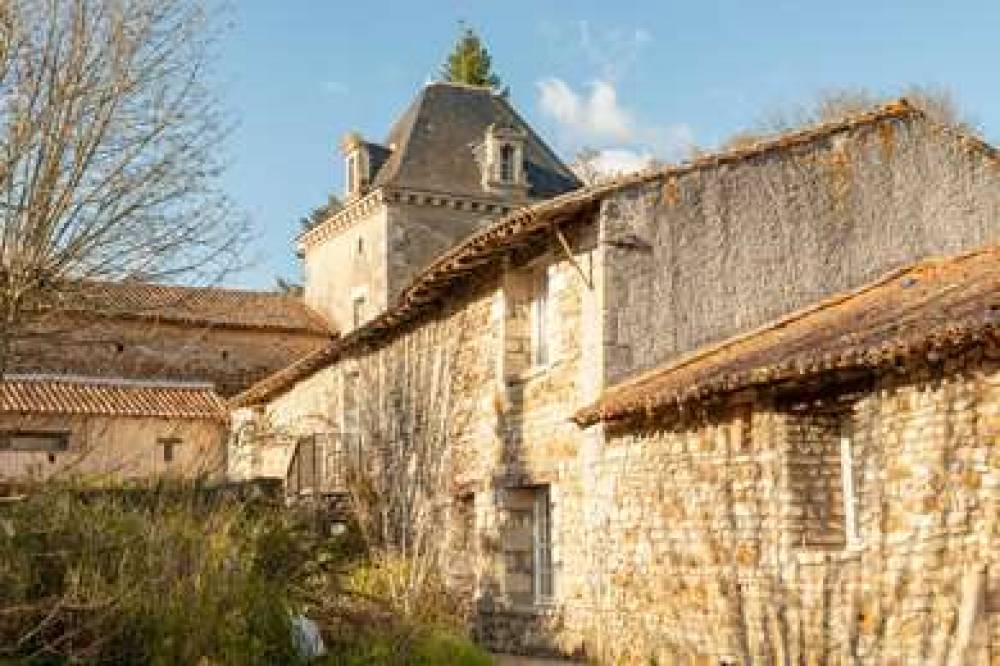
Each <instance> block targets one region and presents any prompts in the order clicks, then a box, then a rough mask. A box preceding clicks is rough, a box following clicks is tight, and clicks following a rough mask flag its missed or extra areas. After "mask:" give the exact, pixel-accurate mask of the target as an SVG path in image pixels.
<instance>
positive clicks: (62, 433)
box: [0, 430, 70, 454]
mask: <svg viewBox="0 0 1000 666" xmlns="http://www.w3.org/2000/svg"><path fill="white" fill-rule="evenodd" d="M69 435H70V433H69V431H66V430H6V431H2V432H0V452H6V453H50V454H51V453H63V452H66V451H68V450H69ZM13 439H38V440H44V439H47V440H50V441H54V442H55V444H54V445H50V446H36V447H31V448H22V447H17V448H15V447H14V446H13V445H12V444H11V440H13Z"/></svg>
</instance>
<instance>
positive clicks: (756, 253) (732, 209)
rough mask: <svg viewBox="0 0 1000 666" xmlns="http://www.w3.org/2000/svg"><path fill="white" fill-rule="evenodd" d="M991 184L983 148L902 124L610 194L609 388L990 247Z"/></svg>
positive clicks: (991, 165)
mask: <svg viewBox="0 0 1000 666" xmlns="http://www.w3.org/2000/svg"><path fill="white" fill-rule="evenodd" d="M997 177H998V171H997V162H996V160H995V159H993V158H991V157H988V156H986V155H984V154H983V151H982V150H980V149H978V148H977V147H975V146H972V145H970V144H968V143H966V142H963V141H962V140H960V139H959V138H957V137H955V136H954V135H953V133H952V130H949V129H947V128H942V127H939V126H936V125H933V124H931V123H928V122H927V121H925V120H923V119H922V118H912V117H910V118H902V119H895V120H887V121H882V122H879V123H873V124H869V125H864V126H860V127H857V128H855V129H852V130H851V131H849V132H838V133H833V134H831V135H829V136H826V137H819V138H817V139H816V140H814V141H811V142H809V143H808V144H804V145H797V146H796V145H793V146H790V147H787V148H776V149H772V150H767V151H762V152H761V153H760V154H759V155H755V156H753V157H751V158H749V159H746V160H741V161H738V162H734V163H733V164H723V165H720V166H718V167H717V168H707V169H697V170H691V171H689V172H686V173H682V174H680V175H677V176H673V177H668V178H666V179H664V180H658V181H653V182H651V183H649V184H646V185H644V186H638V187H632V188H628V189H626V190H623V191H621V192H618V193H616V194H615V195H614V196H612V197H608V198H607V199H606V200H605V202H604V204H603V206H604V208H603V211H602V219H601V224H602V233H603V235H602V238H601V241H602V248H603V251H604V257H602V263H603V264H604V265H605V266H606V267H607V268H606V270H607V287H606V289H607V293H606V294H605V296H604V298H605V301H606V302H607V303H609V304H610V308H609V313H608V316H607V317H606V318H605V339H606V353H607V361H606V366H607V379H608V381H609V383H613V382H616V381H618V380H621V379H622V378H624V377H626V376H629V375H631V374H633V373H635V372H636V371H637V370H641V369H644V368H649V367H652V366H654V365H657V364H659V363H662V362H664V361H665V360H666V359H668V358H670V357H672V356H675V355H677V354H683V353H685V352H690V351H692V350H694V349H697V348H698V347H700V346H702V345H705V344H708V343H711V342H713V341H716V340H721V339H723V338H726V337H728V336H731V335H735V334H737V333H739V332H741V331H747V330H750V329H752V328H754V327H756V326H760V325H762V324H764V323H766V322H768V321H771V320H773V319H777V318H778V317H780V316H782V315H784V314H786V313H788V312H792V311H794V310H796V309H798V308H801V307H804V306H806V305H809V304H811V303H815V302H817V301H819V300H821V299H822V298H824V297H826V296H829V295H830V294H835V293H837V292H841V291H845V290H848V289H851V288H853V287H856V286H858V285H860V284H863V283H865V282H868V281H869V280H872V279H874V278H876V277H877V276H879V275H882V274H883V273H885V272H887V271H889V270H891V269H893V268H897V267H899V266H902V265H905V264H908V263H911V262H914V261H917V260H919V259H922V258H925V257H929V256H935V255H940V256H947V255H954V254H957V253H960V252H962V251H963V250H968V249H971V248H975V247H979V246H982V245H986V244H989V243H996V242H1000V227H998V223H997V214H998V213H997V211H998V210H1000V189H998V187H997ZM652 332H655V335H651V334H650V333H652Z"/></svg>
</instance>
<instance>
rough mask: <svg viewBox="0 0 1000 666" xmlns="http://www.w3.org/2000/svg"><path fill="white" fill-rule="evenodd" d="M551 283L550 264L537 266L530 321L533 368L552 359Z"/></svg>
mask: <svg viewBox="0 0 1000 666" xmlns="http://www.w3.org/2000/svg"><path fill="white" fill-rule="evenodd" d="M550 295H551V289H550V284H549V267H548V264H545V265H542V266H541V267H539V268H537V269H536V270H535V271H534V272H533V274H532V276H531V322H530V335H529V339H530V346H531V349H530V354H531V358H530V359H529V360H530V363H529V366H530V367H532V368H545V367H548V365H549V364H550V362H551V360H552V354H551V344H550V343H551V341H550V339H549V336H550V335H551V328H552V327H551V326H550V323H551V322H550V319H551V317H550V316H549V297H550Z"/></svg>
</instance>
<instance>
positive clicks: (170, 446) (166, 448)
mask: <svg viewBox="0 0 1000 666" xmlns="http://www.w3.org/2000/svg"><path fill="white" fill-rule="evenodd" d="M157 443H158V444H159V445H160V448H161V449H162V450H163V462H165V463H172V462H173V461H174V458H175V457H176V456H177V447H178V445H180V443H181V440H180V439H179V438H177V437H160V438H159V439H158V440H157Z"/></svg>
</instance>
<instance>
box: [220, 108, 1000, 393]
mask: <svg viewBox="0 0 1000 666" xmlns="http://www.w3.org/2000/svg"><path fill="white" fill-rule="evenodd" d="M923 117H924V114H923V112H922V111H920V110H919V109H917V108H915V107H913V106H912V105H910V104H909V103H908V102H907V101H906V100H902V99H901V100H899V101H896V102H893V103H891V104H886V105H884V106H881V107H878V108H876V109H874V110H873V111H871V112H869V113H864V114H860V115H857V116H853V117H850V118H846V119H844V120H842V121H838V122H830V123H824V124H821V125H817V126H814V127H809V128H806V129H803V130H799V131H796V132H790V133H788V134H784V135H781V136H778V137H775V138H772V139H768V140H764V141H761V142H759V143H757V144H754V145H752V146H749V147H745V148H740V149H736V150H730V151H726V152H721V153H715V154H710V155H705V156H703V157H699V158H698V159H696V160H693V161H691V162H685V163H683V164H679V165H672V166H667V167H655V168H651V169H648V170H645V171H640V172H637V173H632V174H628V175H624V176H618V177H615V178H611V179H608V180H605V181H602V182H600V183H598V184H596V185H592V186H589V187H585V188H582V189H578V190H574V191H571V192H567V193H566V194H562V195H559V196H556V197H553V198H552V199H548V200H546V201H543V202H541V203H538V204H535V205H532V206H528V207H524V208H521V209H519V210H515V211H514V212H512V213H510V214H508V215H506V216H505V217H503V218H502V219H500V220H498V221H497V222H496V223H495V224H492V225H490V226H489V227H487V228H485V229H483V230H482V231H480V232H478V233H476V234H473V235H472V236H470V237H469V238H467V239H466V240H465V241H463V242H462V243H459V244H458V245H456V246H455V247H454V248H452V249H451V250H449V251H447V252H445V253H444V254H442V255H441V256H440V257H438V258H437V259H436V260H435V261H434V262H432V263H431V264H430V265H429V266H428V267H427V268H425V269H424V270H423V271H421V273H420V274H418V275H417V277H416V278H415V279H414V280H413V282H411V283H410V285H409V286H408V287H407V288H406V289H405V290H404V291H403V292H402V294H401V295H400V298H399V300H398V301H397V303H396V305H395V306H394V307H392V308H390V309H389V310H388V311H386V312H384V313H383V314H382V315H380V316H378V317H376V318H375V319H373V320H371V321H370V322H368V323H367V324H366V325H365V326H363V327H361V328H359V329H356V330H354V331H352V332H351V333H349V334H347V335H345V336H344V337H343V338H340V339H338V340H335V341H333V342H331V343H330V345H329V346H328V347H327V348H325V349H321V350H318V351H316V352H313V353H311V354H308V355H306V356H304V357H303V358H301V359H299V360H298V361H296V362H295V363H293V364H292V365H291V366H289V367H287V368H285V369H283V370H279V371H278V372H276V373H275V374H273V375H271V376H269V377H266V378H264V379H263V380H261V381H260V382H258V383H257V384H254V385H253V386H251V387H250V388H248V389H247V390H246V391H244V392H243V393H241V394H239V395H237V396H235V397H234V398H232V399H231V401H230V404H232V405H233V406H234V407H240V406H246V405H252V404H256V403H260V402H263V401H266V400H268V399H270V398H271V397H273V396H275V395H277V394H279V393H281V392H283V391H285V390H287V389H288V388H289V387H290V386H291V385H292V384H294V383H295V382H296V381H298V380H300V379H302V378H305V377H307V376H309V375H310V374H312V373H313V372H316V371H317V370H319V369H321V368H323V367H324V366H326V365H328V364H329V363H332V362H333V361H334V360H335V359H336V358H338V357H339V356H340V354H342V353H343V352H344V351H346V350H348V349H351V348H353V347H354V346H355V345H358V344H362V343H365V342H369V341H372V340H374V339H377V338H379V337H382V336H384V335H386V334H387V333H389V332H391V331H393V330H395V329H396V328H397V327H398V326H400V325H401V324H403V323H405V322H407V321H411V320H413V319H415V318H416V317H417V316H418V315H420V313H422V312H423V311H424V310H426V309H427V308H428V307H429V306H431V305H432V304H434V303H436V302H439V301H440V300H441V299H442V298H444V297H445V296H446V294H447V293H448V291H449V290H450V289H451V288H452V287H453V286H454V285H456V284H458V283H459V282H460V281H462V280H464V279H466V278H467V277H468V275H469V274H470V272H472V271H475V270H476V269H478V268H480V267H481V266H483V265H484V264H488V263H490V262H492V261H494V260H495V259H496V258H497V257H500V256H502V255H503V254H504V253H506V252H507V251H509V250H510V249H511V248H514V247H518V246H520V245H523V244H525V243H527V242H531V240H532V239H535V238H540V237H541V236H542V235H545V234H548V233H550V232H551V229H552V228H553V227H554V226H556V225H557V224H560V223H562V222H565V221H567V220H569V219H571V218H573V217H574V216H576V215H578V214H579V213H581V212H582V211H584V210H587V209H588V208H589V207H591V206H593V205H595V204H596V203H598V202H599V201H600V200H601V199H602V198H604V197H606V196H608V195H609V194H612V193H614V192H616V191H618V190H621V189H623V188H626V187H631V186H635V185H642V184H645V183H650V182H659V181H665V180H668V179H670V178H674V177H678V176H681V175H684V174H687V173H694V172H699V171H703V170H710V169H716V168H719V167H720V166H724V165H727V164H735V163H740V162H744V161H747V160H750V159H753V158H755V157H759V156H761V155H765V154H768V153H771V152H779V151H786V150H789V149H793V148H795V147H798V146H804V145H808V144H811V143H814V142H816V141H820V140H823V139H826V138H828V137H830V136H834V135H837V134H839V133H842V132H848V131H851V130H853V129H855V128H858V127H863V126H870V125H877V124H879V123H882V122H886V121H892V120H898V119H907V118H923ZM945 129H946V130H947V131H951V132H953V133H954V134H955V135H956V138H957V139H958V140H960V141H962V142H963V143H966V144H968V145H969V146H970V147H971V148H972V149H974V150H977V151H980V152H982V153H983V154H984V155H987V156H989V157H991V158H993V157H995V156H996V150H995V149H993V148H992V147H991V146H989V145H988V144H985V143H983V142H982V141H979V140H978V139H974V138H971V137H967V136H965V135H962V134H961V133H959V132H957V131H953V130H950V129H948V128H945Z"/></svg>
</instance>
